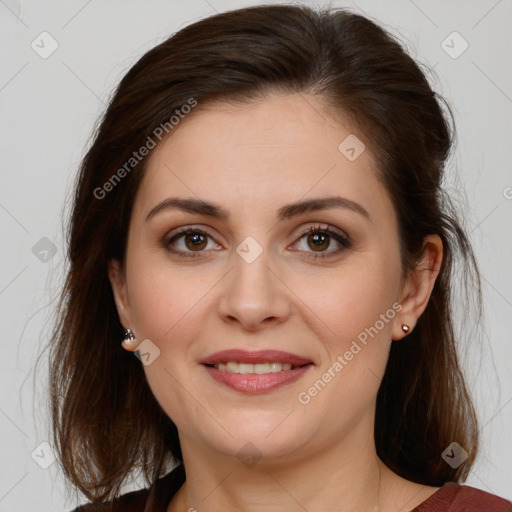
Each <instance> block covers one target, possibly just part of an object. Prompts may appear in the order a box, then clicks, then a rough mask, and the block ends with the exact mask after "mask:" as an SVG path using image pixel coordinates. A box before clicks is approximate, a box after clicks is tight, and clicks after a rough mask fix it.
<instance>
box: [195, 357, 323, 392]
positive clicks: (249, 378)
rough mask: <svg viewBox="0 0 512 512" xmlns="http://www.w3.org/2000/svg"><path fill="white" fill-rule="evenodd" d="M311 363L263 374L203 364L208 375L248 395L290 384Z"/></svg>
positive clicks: (304, 371) (305, 370)
mask: <svg viewBox="0 0 512 512" xmlns="http://www.w3.org/2000/svg"><path fill="white" fill-rule="evenodd" d="M310 366H313V365H312V364H307V365H304V366H300V367H299V368H295V369H294V370H282V371H280V372H275V373H265V374H256V373H250V374H244V373H231V372H227V371H224V370H218V369H217V368H214V367H213V366H206V365H205V366H204V367H205V368H206V371H207V372H208V373H209V374H210V376H211V377H212V378H213V379H214V380H216V381H217V382H220V383H221V384H224V385H226V386H228V387H230V388H231V389H234V390H235V391H240V392H242V393H247V394H249V395H256V394H259V393H266V392H268V391H273V390H274V389H277V388H280V387H281V386H285V385H286V384H291V383H292V382H295V381H296V380H298V379H300V378H301V377H302V376H303V375H304V374H305V373H306V372H307V371H308V370H309V368H310Z"/></svg>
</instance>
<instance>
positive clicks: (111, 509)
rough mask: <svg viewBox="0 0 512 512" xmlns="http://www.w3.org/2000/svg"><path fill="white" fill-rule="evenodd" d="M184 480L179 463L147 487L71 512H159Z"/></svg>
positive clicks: (181, 466)
mask: <svg viewBox="0 0 512 512" xmlns="http://www.w3.org/2000/svg"><path fill="white" fill-rule="evenodd" d="M184 481H185V470H184V467H183V465H182V464H179V465H178V466H176V467H175V468H174V469H172V470H171V471H170V472H169V473H167V474H166V475H164V476H163V477H161V478H159V479H158V480H157V481H156V482H154V483H153V485H152V486H151V487H150V488H149V489H140V490H138V491H131V492H129V493H126V494H123V495H121V496H119V497H117V498H115V499H113V500H111V501H108V502H106V503H98V504H96V503H87V504H85V505H81V506H79V507H77V508H75V509H73V510H72V511H71V512H143V511H146V510H148V511H150V512H160V511H165V510H166V509H167V505H168V504H169V502H170V500H171V498H172V497H173V496H174V494H176V492H177V491H178V489H179V488H180V487H181V485H182V484H183V482H184Z"/></svg>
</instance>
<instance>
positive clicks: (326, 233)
mask: <svg viewBox="0 0 512 512" xmlns="http://www.w3.org/2000/svg"><path fill="white" fill-rule="evenodd" d="M303 239H304V242H305V244H304V245H305V246H306V247H305V248H304V245H303V248H300V247H299V249H300V250H301V251H302V252H306V253H308V252H309V253H311V252H313V253H316V254H315V255H314V256H307V257H308V258H313V259H316V258H317V257H319V256H320V257H321V258H328V257H330V256H335V255H337V254H339V253H340V252H342V251H343V250H344V249H348V248H349V247H350V246H351V242H350V239H349V237H348V236H347V235H344V234H342V233H338V232H337V231H333V230H332V229H329V226H327V227H325V228H323V227H321V226H313V227H310V228H308V229H307V230H305V231H303V232H302V233H301V235H300V237H299V242H301V241H302V240H303ZM333 242H334V244H333ZM336 244H337V245H338V246H339V247H338V249H334V250H326V249H328V248H329V247H331V245H334V246H336ZM296 245H298V242H296Z"/></svg>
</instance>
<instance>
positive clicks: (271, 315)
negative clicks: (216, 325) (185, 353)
mask: <svg viewBox="0 0 512 512" xmlns="http://www.w3.org/2000/svg"><path fill="white" fill-rule="evenodd" d="M265 253H266V251H263V253H262V254H261V255H260V256H259V257H258V258H257V259H256V260H255V261H252V262H251V263H248V262H247V261H245V260H244V259H243V258H242V257H240V256H239V255H238V254H236V253H235V254H234V255H233V256H234V268H233V269H232V270H231V271H230V272H229V273H228V275H227V276H226V278H225V279H224V280H223V281H224V282H223V286H224V288H223V290H222V293H221V298H220V300H219V307H218V312H219V315H220V316H221V318H222V320H223V321H224V322H227V323H232V324H239V325H240V327H241V328H243V329H245V330H247V331H259V330H263V329H266V328H268V327H270V326H274V325H278V324H280V323H282V322H284V321H285V320H286V319H287V318H288V317H289V315H290V300H289V295H288V293H289V292H288V288H287V287H286V285H285V284H284V283H283V281H282V279H281V278H280V276H279V274H278V272H277V271H276V270H273V269H272V268H270V266H269V262H268V259H267V257H266V254H265Z"/></svg>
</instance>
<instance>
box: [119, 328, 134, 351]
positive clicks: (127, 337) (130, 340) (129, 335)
mask: <svg viewBox="0 0 512 512" xmlns="http://www.w3.org/2000/svg"><path fill="white" fill-rule="evenodd" d="M135 345H136V338H135V334H133V331H132V330H131V329H126V331H125V332H124V338H123V342H122V346H123V347H124V348H126V349H127V350H130V349H131V348H132V347H133V348H135Z"/></svg>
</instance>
